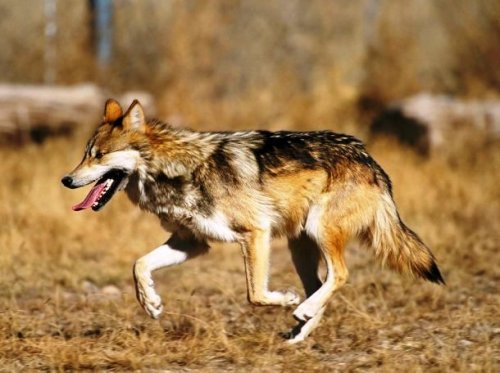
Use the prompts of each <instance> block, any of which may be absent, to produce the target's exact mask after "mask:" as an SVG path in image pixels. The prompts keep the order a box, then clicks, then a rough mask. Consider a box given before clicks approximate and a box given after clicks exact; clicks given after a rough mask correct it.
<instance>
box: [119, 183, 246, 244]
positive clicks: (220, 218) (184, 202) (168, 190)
mask: <svg viewBox="0 0 500 373" xmlns="http://www.w3.org/2000/svg"><path fill="white" fill-rule="evenodd" d="M127 192H128V195H129V197H130V199H131V200H132V201H133V202H134V203H136V204H138V205H139V206H140V207H141V208H142V209H143V210H147V211H150V212H152V213H154V214H156V215H158V216H159V217H160V219H161V220H162V221H163V222H165V223H167V225H170V224H173V225H182V226H184V227H187V228H189V229H191V230H192V231H193V232H194V233H196V234H197V235H199V236H203V237H206V238H209V239H213V240H217V241H226V242H233V241H237V240H239V239H240V235H239V234H238V232H235V231H234V230H233V229H232V228H231V223H230V219H229V218H228V217H227V216H226V215H225V214H224V213H223V212H221V211H217V209H216V205H215V203H214V202H213V201H212V198H211V197H210V196H209V195H205V194H204V193H203V191H202V190H200V188H196V186H193V185H191V184H187V183H182V181H181V180H172V179H170V180H160V181H157V180H155V181H154V182H152V181H151V182H148V181H142V180H141V179H138V180H135V185H130V186H129V187H127Z"/></svg>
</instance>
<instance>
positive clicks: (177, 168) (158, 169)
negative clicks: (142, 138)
mask: <svg viewBox="0 0 500 373" xmlns="http://www.w3.org/2000/svg"><path fill="white" fill-rule="evenodd" d="M218 137H220V136H219V135H218V134H216V133H211V132H196V131H191V130H185V129H171V130H168V131H165V130H164V131H161V132H157V133H155V132H152V133H151V134H150V136H149V143H148V146H147V149H148V150H147V154H146V157H145V159H146V164H147V169H148V171H150V172H153V173H157V174H161V173H162V174H164V175H165V176H167V177H168V178H174V177H178V176H189V175H190V174H191V173H192V172H193V170H195V169H196V168H197V167H198V166H200V165H201V164H202V163H203V162H205V160H206V159H207V158H208V157H209V156H210V154H212V152H213V151H214V150H215V149H216V147H217V146H218V144H219V142H220V139H218Z"/></svg>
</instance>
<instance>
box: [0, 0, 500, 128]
mask: <svg viewBox="0 0 500 373" xmlns="http://www.w3.org/2000/svg"><path fill="white" fill-rule="evenodd" d="M0 11H1V14H2V19H1V20H0V32H1V34H2V40H1V46H2V48H1V50H2V52H1V54H0V71H2V74H1V79H2V81H4V82H8V83H13V84H20V83H22V84H48V85H75V84H82V83H89V82H91V83H93V84H95V85H97V86H98V87H100V88H104V89H105V90H106V94H105V96H106V95H107V96H109V95H117V94H121V93H123V92H125V91H130V90H135V91H136V90H142V91H147V92H149V93H150V94H152V95H153V97H154V102H155V104H156V107H157V109H158V112H157V114H158V116H160V117H162V118H163V119H170V120H172V121H177V122H181V123H183V124H188V125H191V126H196V127H207V128H217V129H232V128H256V127H270V128H284V127H286V128H294V129H300V128H304V127H311V128H335V129H341V130H342V129H344V128H345V126H346V125H347V126H348V129H351V128H350V127H349V126H350V125H352V124H354V126H355V127H360V130H363V129H366V128H368V126H369V125H370V124H372V121H373V119H374V118H375V117H377V115H379V114H380V113H381V112H382V111H383V110H384V109H386V108H387V107H388V105H390V104H392V103H394V102H395V101H399V100H403V99H407V98H408V97H412V96H414V95H417V94H422V93H425V94H428V95H434V96H430V97H427V98H428V105H427V106H426V108H425V110H430V111H433V112H434V111H439V110H440V109H439V108H438V106H439V107H440V105H439V102H441V104H442V105H444V104H443V103H442V100H443V97H438V96H436V95H445V97H446V98H450V99H452V98H453V99H473V100H474V102H475V103H478V102H477V101H478V100H480V101H482V100H488V101H491V100H493V99H495V98H497V97H498V94H499V88H500V70H499V69H498V62H499V61H500V43H498V40H499V38H500V5H499V3H498V2H496V1H491V0H477V1H468V0H456V1H450V0H436V1H420V0H409V1H405V2H397V1H383V0H352V1H351V0H339V1H329V0H314V1H307V2H305V1H299V0H275V1H271V2H269V1H252V2H245V1H232V0H222V1H217V2H204V1H175V0H167V1H162V0H144V1H134V0H89V1H84V0H72V1H69V2H68V1H57V0H43V1H42V0H40V1H35V2H33V1H15V2H14V1H9V0H0ZM439 99H441V101H439ZM426 102H427V101H426ZM459 103H460V102H456V101H451V102H450V101H446V102H445V104H449V105H450V107H449V108H448V109H447V110H446V111H447V112H451V111H453V109H454V106H453V104H457V105H458V104H459ZM75 104H76V103H75ZM124 104H127V103H124ZM442 105H441V106H442ZM435 106H436V107H435ZM476 106H477V107H476V108H475V110H476V111H477V113H475V114H476V116H477V118H475V120H476V121H477V120H480V121H485V120H486V121H488V120H489V121H490V122H494V123H493V124H492V123H490V125H492V126H494V127H495V131H496V133H497V134H498V132H500V126H499V125H498V122H499V121H500V119H499V116H500V114H498V111H499V109H498V108H496V112H495V113H494V114H491V113H490V112H491V111H492V110H493V109H491V108H489V109H488V108H484V107H482V106H481V105H476ZM466 109H467V108H466ZM468 109H469V110H473V108H470V107H469V108H468ZM422 110H424V109H422ZM417 111H418V110H417ZM465 111H467V110H465ZM447 114H448V113H447ZM415 115H416V116H418V115H425V114H421V113H417V114H415ZM415 115H414V116H415ZM429 115H431V116H432V115H433V113H431V114H429ZM429 115H428V116H429ZM471 115H472V114H471ZM462 116H463V117H466V119H469V117H470V116H469V117H467V113H463V114H462ZM488 116H490V117H491V118H487V117H488ZM485 118H486V119H485ZM454 119H461V118H454ZM18 120H19V119H18ZM483 124H484V123H483ZM487 124H488V123H487ZM426 125H428V123H426ZM432 125H434V124H432ZM4 126H5V125H4ZM352 130H353V129H351V131H352Z"/></svg>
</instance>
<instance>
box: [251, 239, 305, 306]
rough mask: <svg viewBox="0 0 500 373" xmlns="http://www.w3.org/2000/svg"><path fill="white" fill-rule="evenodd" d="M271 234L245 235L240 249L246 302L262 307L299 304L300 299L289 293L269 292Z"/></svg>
mask: <svg viewBox="0 0 500 373" xmlns="http://www.w3.org/2000/svg"><path fill="white" fill-rule="evenodd" d="M270 239H271V233H270V231H268V230H254V231H252V232H249V233H247V234H246V236H245V239H244V240H243V242H242V245H241V249H242V252H243V258H244V260H245V271H246V277H247V291H248V301H249V302H250V303H252V304H256V305H262V306H288V305H293V304H299V302H300V298H299V296H298V295H297V294H295V293H292V292H290V291H287V292H284V293H283V292H279V291H269V290H268V282H269V258H270V254H271V252H270Z"/></svg>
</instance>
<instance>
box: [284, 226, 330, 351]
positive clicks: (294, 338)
mask: <svg viewBox="0 0 500 373" xmlns="http://www.w3.org/2000/svg"><path fill="white" fill-rule="evenodd" d="M288 246H289V248H290V252H291V254H292V260H293V264H294V266H295V269H296V270H297V273H298V275H299V277H300V280H301V282H302V285H303V286H304V290H305V293H306V298H309V297H310V296H311V295H313V294H314V293H315V292H316V290H318V289H319V288H320V287H321V285H322V281H321V279H320V278H319V274H318V268H319V262H320V260H321V252H320V249H319V247H318V245H317V244H316V242H314V241H313V240H312V239H311V238H309V237H308V236H307V235H306V234H305V233H302V234H301V235H300V236H299V237H298V238H292V239H289V241H288ZM325 308H326V307H323V308H322V309H321V310H320V311H319V312H318V313H317V314H316V315H315V316H314V317H313V318H311V319H310V320H307V321H299V323H298V324H297V325H296V326H295V327H293V328H292V329H291V330H290V331H289V332H288V333H283V336H284V337H285V338H286V339H287V342H288V343H291V344H293V343H297V342H300V341H303V340H304V339H305V338H306V337H307V336H308V335H309V334H310V333H311V332H312V331H313V330H314V328H316V327H317V326H318V324H319V321H320V320H321V317H322V316H323V312H324V311H325Z"/></svg>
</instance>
